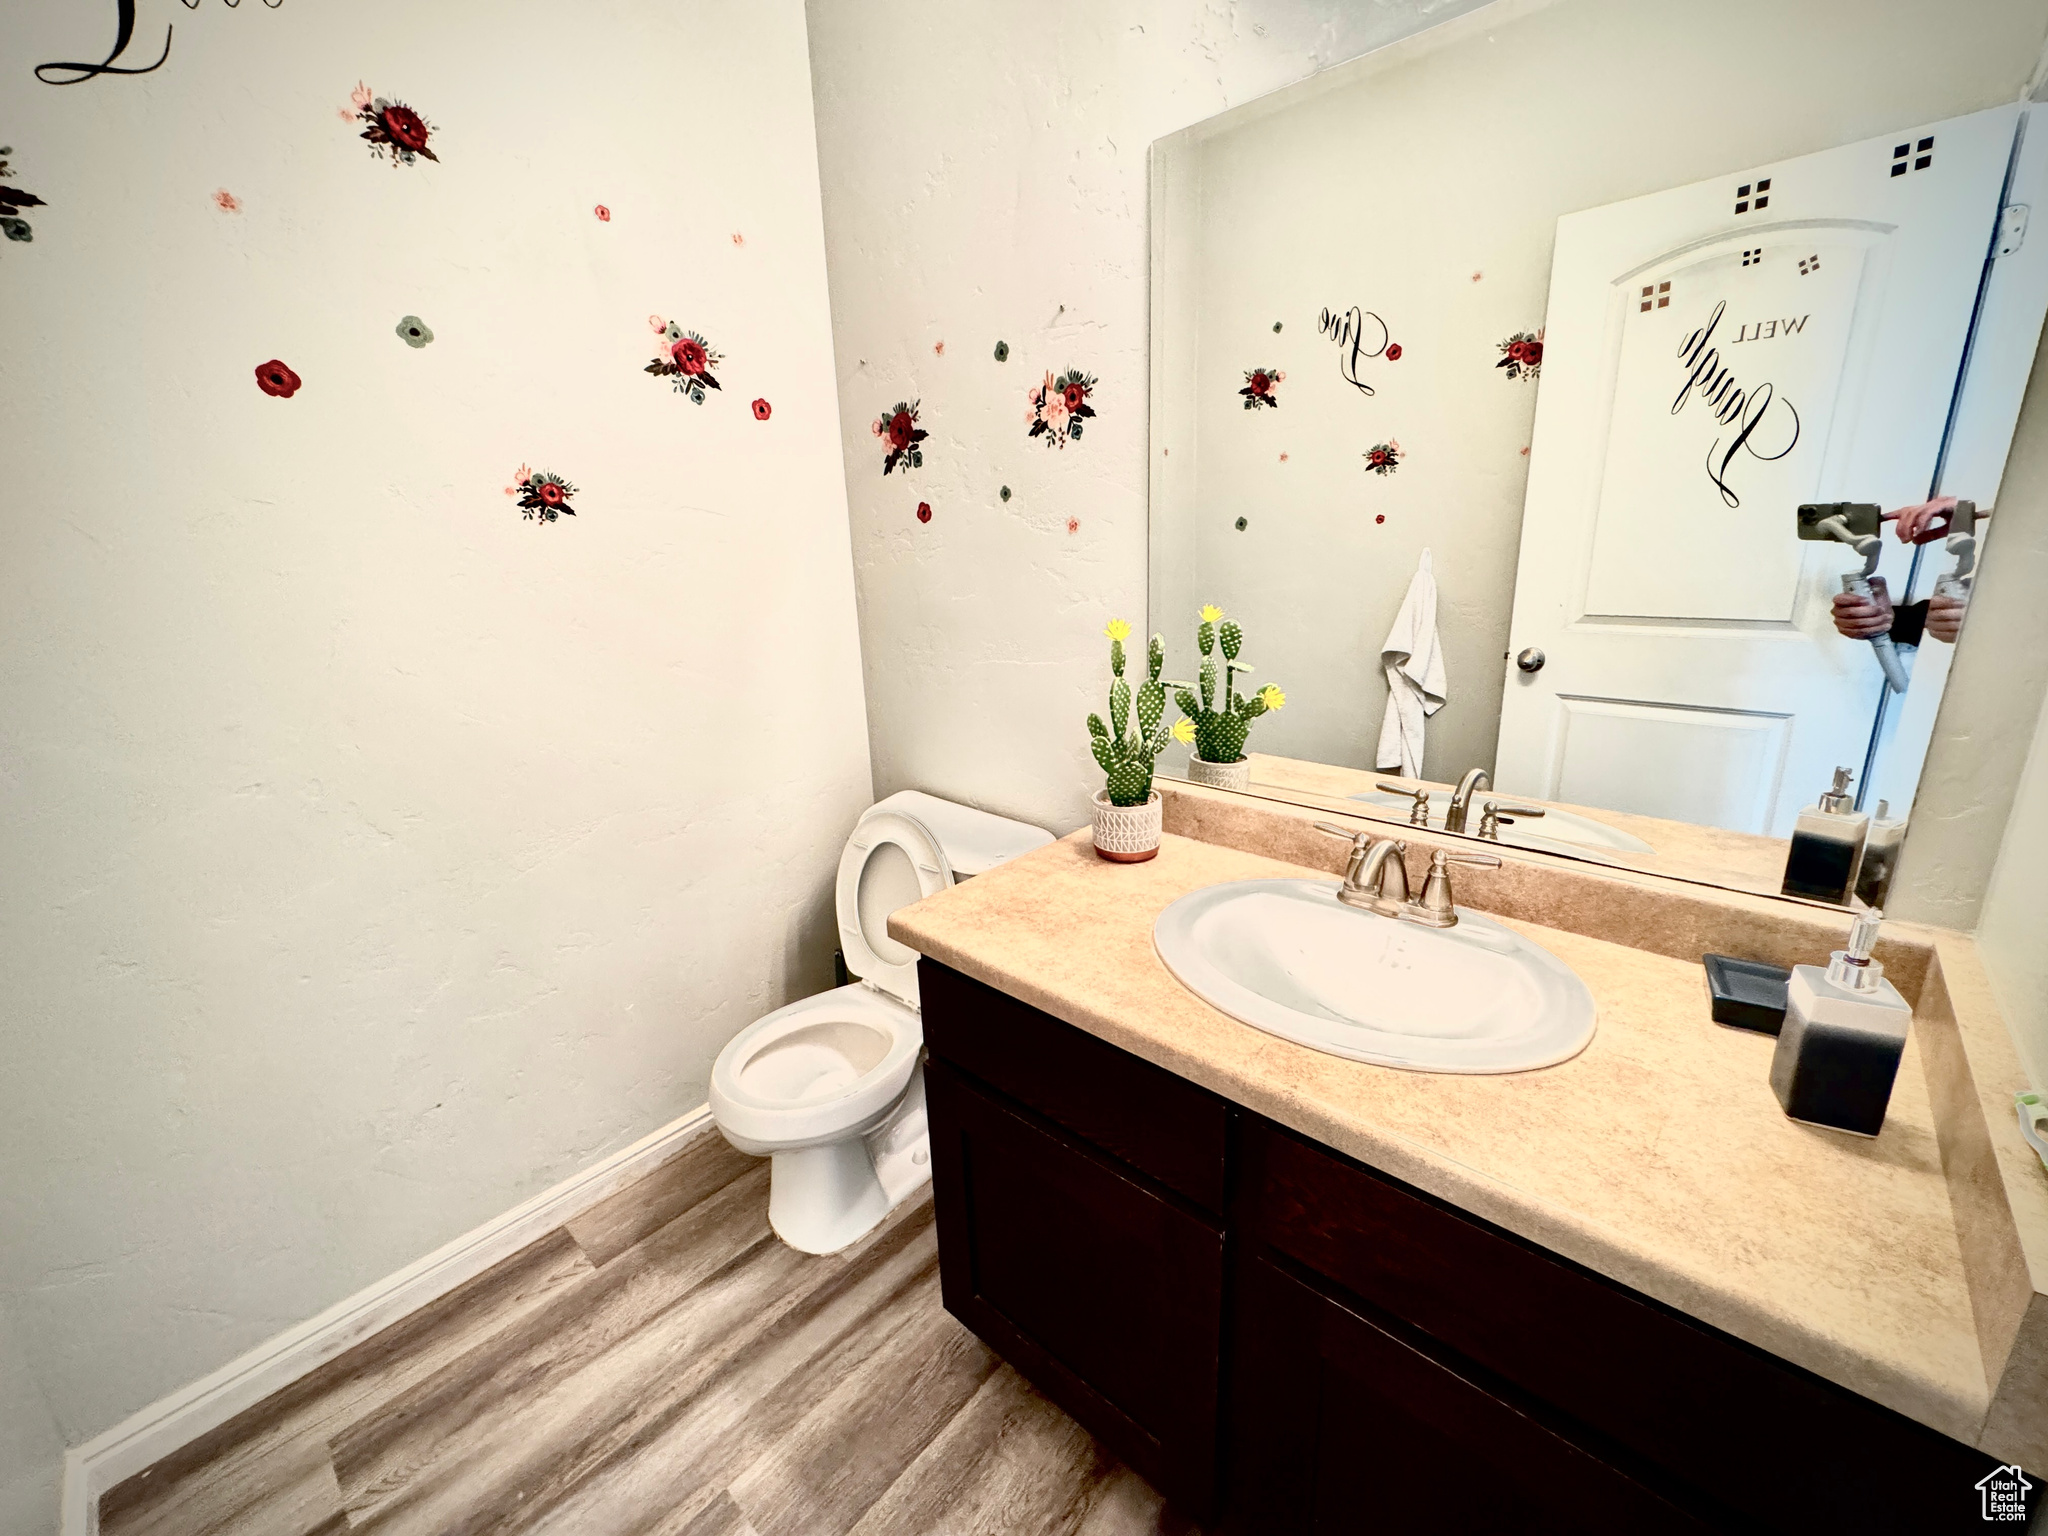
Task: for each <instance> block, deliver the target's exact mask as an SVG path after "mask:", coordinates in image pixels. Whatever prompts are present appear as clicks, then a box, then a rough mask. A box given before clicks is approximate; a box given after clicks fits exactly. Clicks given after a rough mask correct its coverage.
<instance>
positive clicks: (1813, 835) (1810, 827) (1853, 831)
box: [1780, 768, 1870, 907]
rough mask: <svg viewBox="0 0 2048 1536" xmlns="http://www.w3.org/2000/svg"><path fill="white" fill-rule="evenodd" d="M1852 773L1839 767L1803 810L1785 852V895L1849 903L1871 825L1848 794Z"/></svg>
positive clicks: (1839, 903) (1838, 903)
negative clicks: (1822, 791)
mask: <svg viewBox="0 0 2048 1536" xmlns="http://www.w3.org/2000/svg"><path fill="white" fill-rule="evenodd" d="M1852 777H1853V775H1852V774H1851V773H1850V772H1849V770H1848V769H1846V768H1837V769H1836V770H1835V783H1834V787H1833V788H1832V789H1830V790H1829V791H1828V792H1827V793H1826V794H1824V795H1822V796H1821V797H1820V799H1819V800H1818V801H1817V802H1815V803H1814V804H1812V805H1809V806H1808V807H1807V808H1806V809H1805V810H1803V811H1801V812H1800V813H1799V820H1798V821H1797V822H1796V823H1794V825H1793V828H1792V847H1791V850H1790V851H1789V852H1788V853H1787V854H1786V856H1785V883H1784V884H1783V885H1782V886H1781V887H1780V889H1781V890H1782V891H1783V892H1784V894H1785V895H1787V896H1811V897H1814V898H1816V899H1818V900H1820V901H1832V902H1833V903H1835V905H1837V906H1843V907H1845V906H1847V905H1848V904H1849V893H1850V891H1852V890H1854V889H1855V886H1856V866H1857V865H1858V863H1859V862H1861V860H1862V857H1863V838H1864V834H1865V833H1866V832H1867V831H1868V830H1869V828H1870V817H1869V816H1867V815H1866V814H1865V813H1863V812H1862V811H1859V810H1857V809H1856V803H1855V801H1854V799H1853V798H1851V796H1850V794H1849V780H1850V779H1851V778H1852Z"/></svg>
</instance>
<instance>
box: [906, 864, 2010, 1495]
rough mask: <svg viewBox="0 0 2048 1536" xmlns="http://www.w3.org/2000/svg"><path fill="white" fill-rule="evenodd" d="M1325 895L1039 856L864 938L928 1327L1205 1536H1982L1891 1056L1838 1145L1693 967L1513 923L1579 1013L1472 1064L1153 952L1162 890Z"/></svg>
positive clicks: (1916, 1069)
mask: <svg viewBox="0 0 2048 1536" xmlns="http://www.w3.org/2000/svg"><path fill="white" fill-rule="evenodd" d="M1313 843H1314V839H1313V836H1312V835H1311V836H1310V837H1309V838H1307V839H1305V840H1304V846H1305V847H1313ZM1317 856H1319V854H1318V855H1317ZM1317 873H1320V872H1319V871H1317V870H1315V869H1313V868H1311V869H1303V868H1301V867H1299V866H1296V865H1292V864H1289V863H1283V862H1281V861H1278V860H1275V859H1273V858H1270V857H1265V856H1262V855H1260V854H1255V853H1250V852H1245V851H1241V850H1239V849H1232V848H1226V847H1220V846H1215V845H1213V844H1209V843H1204V842H1197V841H1193V840H1191V839H1188V838H1183V837H1175V836H1172V835H1169V837H1168V839H1167V844H1166V847H1165V848H1164V849H1163V850H1162V854H1161V857H1160V858H1159V859H1158V860H1156V861H1155V863H1154V864H1153V865H1149V866H1143V867H1141V868H1140V869H1138V870H1130V869H1118V870H1114V871H1112V867H1111V866H1108V865H1105V864H1102V863H1100V861H1097V860H1095V859H1094V858H1093V857H1092V855H1091V854H1090V853H1089V852H1088V850H1087V848H1086V846H1085V844H1081V843H1076V842H1074V841H1072V840H1069V841H1068V842H1064V843H1061V844H1056V845H1055V846H1053V847H1052V848H1048V849H1045V850H1042V851H1041V852H1039V853H1037V854H1033V855H1030V856H1028V857H1027V858H1025V859H1022V860H1019V861H1017V862H1016V863H1015V864H1014V865H1012V866H1010V867H1008V868H1006V869H1004V870H1001V871H997V872H995V873H994V874H992V875H990V876H987V877H984V878H983V879H982V880H977V881H975V882H973V883H972V884H971V885H970V886H967V887H962V888H959V889H956V890H954V891H951V892H947V893H945V894H943V895H941V896H939V897H936V898H933V899H932V900H929V901H927V902H924V903H921V904H919V905H918V906H917V907H915V908H911V909H908V910H907V911H905V912H902V913H899V914H898V915H897V918H896V919H895V921H894V923H893V924H892V932H894V933H895V934H896V935H897V936H898V937H899V938H901V939H902V940H903V941H904V942H906V943H909V944H912V945H914V946H915V947H916V948H918V949H919V951H920V952H921V953H923V954H924V955H925V956H926V958H925V960H924V961H923V962H922V964H921V967H920V986H921V990H922V994H923V1012H924V1026H925V1036H926V1042H927V1045H928V1047H929V1050H930V1060H929V1063H928V1065H927V1069H926V1070H927V1084H928V1091H929V1095H930V1110H931V1119H932V1148H933V1181H934V1190H935V1198H936V1202H937V1210H938V1229H939V1245H940V1256H941V1266H942V1276H943V1286H944V1294H945V1301H946V1305H947V1307H948V1309H949V1310H950V1311H952V1312H953V1313H954V1315H955V1316H957V1317H958V1318H960V1319H961V1320H962V1321H963V1322H964V1323H966V1324H967V1325H968V1326H969V1327H970V1328H972V1329H973V1330H974V1331H975V1332H976V1333H977V1334H979V1335H980V1336H981V1337H982V1338H983V1339H984V1340H986V1341H987V1342H988V1343H989V1344H990V1345H991V1346H993V1347H994V1348H995V1349H996V1350H997V1351H998V1352H1000V1353H1001V1354H1002V1355H1003V1356H1004V1357H1005V1358H1007V1359H1008V1360H1010V1361H1011V1362H1012V1363H1013V1364H1014V1365H1015V1366H1016V1367H1017V1368H1018V1369H1019V1370H1020V1371H1021V1372H1023V1374H1024V1375H1025V1376H1027V1377H1028V1378H1029V1379H1030V1380H1031V1381H1032V1382H1034V1383H1035V1384H1036V1385H1037V1386H1038V1387H1039V1388H1040V1389H1041V1390H1043V1391H1044V1392H1045V1393H1046V1394H1047V1396H1049V1397H1051V1398H1052V1399H1053V1400H1055V1401H1056V1402H1058V1403H1059V1404H1060V1405H1061V1406H1062V1407H1064V1408H1066V1409H1067V1410H1068V1411H1069V1412H1070V1413H1072V1414H1073V1415H1074V1417H1075V1418H1076V1419H1078V1420H1079V1421H1080V1422H1081V1423H1083V1424H1084V1425H1086V1426H1087V1427H1088V1428H1089V1429H1090V1430H1091V1431H1093V1432H1094V1433H1095V1434H1096V1435H1097V1436H1098V1437H1100V1438H1101V1439H1102V1440H1103V1441H1104V1442H1105V1443H1106V1444H1108V1445H1109V1446H1111V1447H1112V1448H1113V1449H1114V1450H1116V1452H1117V1453H1118V1454H1119V1455H1121V1456H1123V1457H1124V1458H1126V1459H1127V1460H1128V1461H1129V1462H1130V1463H1131V1464H1132V1465H1134V1466H1136V1467H1137V1468H1138V1469H1140V1470H1141V1471H1142V1472H1144V1473H1145V1474H1146V1476H1148V1477H1149V1478H1151V1479H1152V1480H1153V1481H1154V1482H1155V1483H1156V1484H1157V1485H1158V1486H1159V1487H1160V1488H1161V1489H1162V1491H1164V1492H1166V1493H1167V1494H1168V1495H1169V1497H1170V1498H1172V1499H1173V1500H1174V1501H1175V1503H1176V1504H1177V1505H1178V1506H1180V1507H1181V1508H1182V1509H1183V1510H1184V1511H1185V1512H1186V1513H1187V1514H1188V1515H1190V1516H1191V1517H1193V1518H1195V1519H1198V1520H1203V1521H1219V1522H1220V1523H1221V1524H1222V1525H1223V1526H1224V1527H1225V1528H1227V1529H1231V1530H1237V1531H1247V1532H1249V1531H1272V1532H1290V1533H1292V1532H1307V1531H1324V1530H1329V1531H1336V1530H1355V1529H1384V1530H1458V1529H1483V1530H1494V1529H1513V1530H1517V1531H1539V1530H1574V1531H1584V1530H1592V1531H1659V1532H1662V1531H1689V1530H1699V1531H1707V1530H1753V1529H1761V1530H1776V1531H1787V1532H1792V1531H1799V1532H1807V1531H1814V1530H1821V1529H1841V1528H1851V1527H1853V1528H1856V1529H1860V1530H1870V1531H1900V1532H1908V1531H1910V1532H1916V1533H1918V1532H1932V1531H1941V1530H1947V1529H1962V1528H1964V1527H1966V1526H1970V1527H1974V1526H1975V1525H1976V1524H1978V1523H1980V1522H1979V1519H1978V1509H1977V1502H1978V1501H1977V1494H1976V1492H1975V1491H1974V1487H1975V1484H1976V1482H1977V1480H1978V1479H1979V1478H1981V1477H1983V1476H1985V1475H1986V1474H1987V1473H1988V1472H1990V1471H1991V1470H1992V1469H1993V1468H1994V1467H1995V1466H1997V1465H1998V1464H1999V1462H2000V1461H2001V1460H2003V1459H2010V1458H2016V1457H2018V1456H2020V1455H2021V1454H2022V1452H2021V1451H2020V1450H2019V1449H2014V1448H2009V1446H2008V1444H2007V1442H2005V1441H1999V1442H1998V1443H1995V1444H1986V1443H1985V1439H1984V1436H1985V1430H1986V1425H1987V1422H1988V1421H1990V1420H1993V1419H1995V1418H1996V1417H1997V1411H1998V1405H1997V1403H1996V1402H1995V1399H1996V1398H1997V1396H1998V1394H1999V1392H2000V1391H2005V1392H2006V1393H2007V1394H2008V1396H2009V1395H2010V1393H2011V1392H2012V1390H2013V1387H2012V1383H2010V1382H2006V1383H2003V1384H1997V1383H1992V1382H1991V1381H1990V1376H1989V1369H1990V1367H1989V1361H1988V1355H1987V1350H1988V1348H1989V1346H1988V1345H1987V1344H1986V1343H1985V1341H1984V1340H1983V1339H1981V1338H1980V1336H1979V1335H1980V1327H1979V1323H1978V1320H1977V1319H1976V1318H1975V1315H1974V1312H1973V1302H1972V1283H1971V1279H1970V1276H1969V1274H1968V1269H1969V1266H1968V1264H1967V1262H1966V1259H1965V1253H1964V1250H1965V1248H1966V1247H1968V1246H1969V1245H1970V1243H1971V1242H1972V1241H1973V1239H1972V1238H1971V1237H1970V1236H1969V1235H1968V1234H1963V1233H1960V1232H1959V1226H1958V1213H1956V1212H1954V1211H1952V1207H1951V1202H1950V1199H1949V1194H1948V1190H1947V1186H1946V1184H1945V1181H1944V1175H1943V1171H1942V1154H1941V1150H1940V1149H1939V1147H1938V1146H1937V1140H1938V1137H1937V1127H1936V1124H1935V1118H1936V1117H1935V1109H1934V1105H1933V1103H1932V1101H1931V1100H1930V1098H1929V1092H1928V1074H1927V1073H1926V1071H1925V1070H1923V1067H1922V1065H1921V1062H1920V1057H1919V1054H1918V1053H1917V1052H1916V1053H1915V1055H1914V1056H1913V1057H1912V1058H1911V1059H1910V1060H1909V1063H1908V1066H1907V1069H1906V1070H1904V1071H1902V1073H1901V1079H1900V1087H1899V1090H1898V1093H1897V1095H1896V1097H1895V1100H1894V1106H1893V1112H1892V1118H1891V1119H1890V1121H1888V1123H1887V1125H1886V1128H1885V1131H1884V1134H1883V1135H1882V1136H1880V1137H1879V1138H1877V1139H1876V1140H1874V1141H1867V1142H1866V1141H1861V1140H1856V1139H1851V1138H1845V1137H1839V1136H1834V1135H1831V1134H1830V1133H1825V1132H1819V1131H1815V1130H1812V1129H1811V1128H1807V1127H1802V1126H1797V1125H1795V1124H1794V1123H1792V1122H1789V1121H1786V1120H1785V1119H1784V1117H1783V1115H1782V1114H1780V1113H1779V1111H1778V1109H1777V1106H1776V1103H1775V1101H1774V1099H1773V1098H1772V1095H1771V1091H1770V1088H1769V1086H1768V1083H1767V1081H1766V1072H1767V1067H1768V1058H1769V1052H1770V1045H1771V1042H1770V1041H1769V1040H1768V1039H1763V1038H1760V1037H1754V1036H1746V1035H1742V1034H1740V1033H1738V1032H1734V1031H1729V1030H1725V1029H1722V1028H1720V1027H1719V1026H1716V1025H1713V1024H1711V1023H1710V1022H1708V1021H1707V1018H1706V1005H1705V1002H1704V1000H1703V998H1702V997H1701V994H1700V983H1699V981H1698V979H1697V965H1696V963H1695V964H1693V965H1690V966H1688V965H1686V964H1685V963H1684V962H1681V961H1679V960H1677V959H1674V958H1672V957H1671V956H1669V955H1665V954H1657V953H1652V952H1649V951H1647V950H1644V949H1637V948H1633V947H1631V946H1628V945H1625V944H1620V943H1616V942H1613V941H1612V940H1611V939H1602V938H1594V937H1590V936H1587V935H1585V934H1580V933H1571V932H1568V931H1565V930H1564V929H1555V930H1553V929H1548V928H1543V927H1538V926H1536V925H1533V924H1527V923H1522V922H1517V923H1516V924H1515V926H1517V927H1518V928H1520V929H1521V930H1522V931H1523V932H1524V933H1526V934H1528V935H1530V936H1531V937H1533V938H1536V939H1537V940H1538V941H1539V942H1542V943H1545V944H1546V945H1548V946H1550V947H1552V948H1553V949H1554V950H1555V951H1556V952H1557V953H1558V954H1559V955H1560V956H1561V957H1562V958H1564V959H1565V960H1566V961H1567V962H1569V963H1570V964H1572V965H1573V966H1574V968H1575V969H1577V970H1578V971H1579V973H1580V974H1581V975H1582V976H1583V977H1584V978H1585V980H1586V981H1587V983H1588V984H1589V985H1590V987H1591V988H1592V990H1593V993H1594V995H1595V997H1596V999H1597V1000H1598V1002H1599V1006H1600V1009H1601V1022H1600V1032H1599V1034H1598V1035H1597V1036H1596V1038H1595V1039H1594V1041H1593V1043H1592V1045H1591V1046H1590V1047H1589V1048H1588V1049H1587V1050H1586V1052H1585V1053H1584V1054H1583V1055H1582V1056H1580V1057H1578V1058H1575V1059H1574V1060H1572V1061H1569V1062H1565V1063H1563V1064H1562V1065H1560V1066H1556V1067H1552V1068H1548V1069H1545V1070H1543V1071H1539V1072H1532V1073H1518V1074H1508V1075H1501V1076H1465V1077H1457V1076H1447V1075H1438V1074H1424V1073H1410V1072H1398V1071H1391V1070H1388V1069H1385V1068H1380V1067H1374V1066H1369V1065H1365V1064H1362V1063H1358V1062H1352V1061H1344V1060H1340V1059H1337V1058H1334V1057H1331V1056H1328V1055H1324V1054H1321V1053H1318V1052H1315V1051H1311V1050H1308V1049H1306V1048H1304V1047H1302V1046H1300V1045H1297V1044H1295V1043H1293V1042H1291V1041H1286V1040H1281V1039H1276V1038H1272V1037H1270V1036H1267V1035H1264V1034H1262V1033H1260V1032H1258V1031H1255V1030H1252V1029H1250V1028H1248V1027H1246V1026H1244V1025H1241V1024H1238V1023H1236V1022H1235V1021H1233V1020H1231V1019H1229V1018H1227V1017H1225V1016H1224V1015H1222V1014H1220V1013H1218V1012H1216V1011H1215V1010H1214V1009H1212V1008H1210V1007H1209V1006H1208V1005H1207V1004H1205V1003H1203V1002H1202V1001H1201V1000H1200V999H1198V998H1196V997H1194V996H1193V995H1192V994H1191V993H1188V992H1186V991H1185V990H1184V989H1181V988H1179V987H1178V985H1177V984H1176V983H1175V982H1174V981H1173V979H1172V977H1171V976H1170V975H1169V974H1167V973H1166V972H1165V969H1164V967H1163V966H1161V965H1160V963H1159V961H1158V959H1157V957H1156V956H1155V955H1153V954H1152V953H1151V952H1150V931H1151V924H1152V920H1153V918H1154V917H1155V916H1156V915H1157V913H1158V912H1159V911H1161V910H1163V909H1164V908H1165V906H1167V905H1168V904H1170V902H1171V901H1172V900H1174V899H1176V898H1177V897H1178V896H1180V895H1183V894H1185V893H1186V892H1187V891H1189V890H1193V889H1199V888H1201V887H1203V886H1206V885H1211V884H1215V883H1218V882H1220V881H1225V880H1233V879H1247V878H1271V877H1275V876H1280V875H1293V876H1303V875H1313V874H1317ZM1471 873H1473V874H1474V876H1475V878H1474V880H1473V889H1474V890H1475V891H1476V890H1478V889H1479V888H1480V882H1479V880H1478V879H1477V878H1476V875H1477V872H1471ZM1524 873H1525V876H1526V871H1525V872H1524ZM1510 874H1512V872H1510ZM1580 878H1583V877H1580ZM1503 888H1504V887H1503ZM1616 894H1617V895H1622V896H1625V895H1626V894H1627V893H1626V891H1617V893H1616ZM1461 897H1464V898H1465V899H1470V897H1469V896H1468V895H1467V893H1466V892H1465V891H1463V890H1461ZM1653 905H1654V903H1653ZM1380 920H1384V919H1368V918H1361V921H1380ZM1897 963H1898V962H1895V964H1897ZM1906 968H1907V969H1908V970H1910V969H1911V967H1910V966H1907V967H1906ZM1923 969H1924V967H1923ZM1923 980H1924V978H1923ZM1935 1027H1939V1026H1930V1025H1927V1024H1925V1023H1923V1024H1922V1025H1921V1026H1919V1027H1917V1028H1916V1035H1918V1034H1922V1033H1926V1032H1927V1031H1928V1030H1929V1029H1931V1028H1935ZM2007 1343H2008V1344H2010V1343H2011V1340H2009V1339H2008V1340H2007ZM1999 1433H2005V1432H2000V1431H1994V1432H1993V1439H1994V1440H1997V1437H1998V1434H1999Z"/></svg>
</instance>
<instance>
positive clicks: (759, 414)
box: [754, 400, 775, 421]
mask: <svg viewBox="0 0 2048 1536" xmlns="http://www.w3.org/2000/svg"><path fill="white" fill-rule="evenodd" d="M774 413H775V407H774V406H772V405H770V404H769V403H768V402H767V401H766V400H756V401H755V402H754V420H756V421H766V420H767V419H768V418H769V417H770V416H771V415H773V414H774Z"/></svg>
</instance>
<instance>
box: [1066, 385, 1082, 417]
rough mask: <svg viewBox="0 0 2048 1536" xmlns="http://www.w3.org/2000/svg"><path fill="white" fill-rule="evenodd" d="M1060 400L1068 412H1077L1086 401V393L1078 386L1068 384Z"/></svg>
mask: <svg viewBox="0 0 2048 1536" xmlns="http://www.w3.org/2000/svg"><path fill="white" fill-rule="evenodd" d="M1061 398H1062V399H1063V400H1065V401H1066V402H1067V409H1068V410H1070V411H1078V410H1079V409H1081V406H1082V403H1083V402H1084V401H1086V400H1087V398H1088V391H1087V390H1085V389H1083V388H1082V387H1081V386H1080V385H1079V384H1069V385H1068V386H1067V387H1066V389H1065V391H1064V392H1063V393H1062V395H1061Z"/></svg>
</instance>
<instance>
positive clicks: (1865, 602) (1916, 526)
mask: <svg viewBox="0 0 2048 1536" xmlns="http://www.w3.org/2000/svg"><path fill="white" fill-rule="evenodd" d="M1955 511H1956V498H1955V497H1953V496H1937V497H1935V498H1934V500H1932V501H1923V502H1918V503H1916V504H1915V505H1913V506H1910V507H1900V508H1899V509H1898V510H1897V511H1894V512H1887V513H1885V515H1884V518H1883V521H1885V522H1888V523H1891V524H1892V525H1893V531H1894V532H1895V533H1897V534H1898V536H1899V542H1900V543H1902V544H1932V543H1933V542H1934V541H1935V540H1937V539H1942V538H1946V537H1947V536H1948V533H1949V530H1950V528H1951V527H1952V526H1953V525H1954V522H1955ZM1969 606H1970V594H1969V592H1968V590H1967V589H1963V590H1957V587H1956V585H1954V584H1951V583H1950V582H1949V581H1948V580H1947V579H1944V580H1943V581H1942V582H1941V583H1940V584H1939V585H1938V586H1937V588H1936V590H1935V593H1934V595H1933V596H1932V597H1930V598H1925V599H1923V600H1921V601H1920V602H1917V603H1908V604H1906V606H1905V607H1903V608H1895V607H1894V606H1893V604H1892V597H1891V592H1890V591H1889V589H1887V588H1886V586H1885V580H1884V578H1883V577H1882V576H1873V577H1871V578H1870V596H1869V597H1856V596H1853V595H1851V594H1850V593H1847V592H1840V593H1837V594H1836V595H1835V599H1834V613H1833V618H1834V621H1835V629H1836V630H1837V632H1839V633H1840V634H1841V635H1842V637H1843V638H1844V639H1848V640H1875V639H1878V638H1879V637H1880V636H1885V635H1889V636H1890V637H1891V641H1892V644H1894V645H1919V644H1921V643H1922V642H1923V641H1924V640H1925V638H1926V637H1927V636H1929V635H1931V636H1933V637H1934V638H1935V639H1936V640H1940V641H1942V642H1944V643H1945V644H1948V645H1954V644H1955V643H1956V637H1957V636H1959V635H1960V634H1962V632H1963V615H1964V614H1965V613H1966V612H1968V610H1969Z"/></svg>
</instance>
